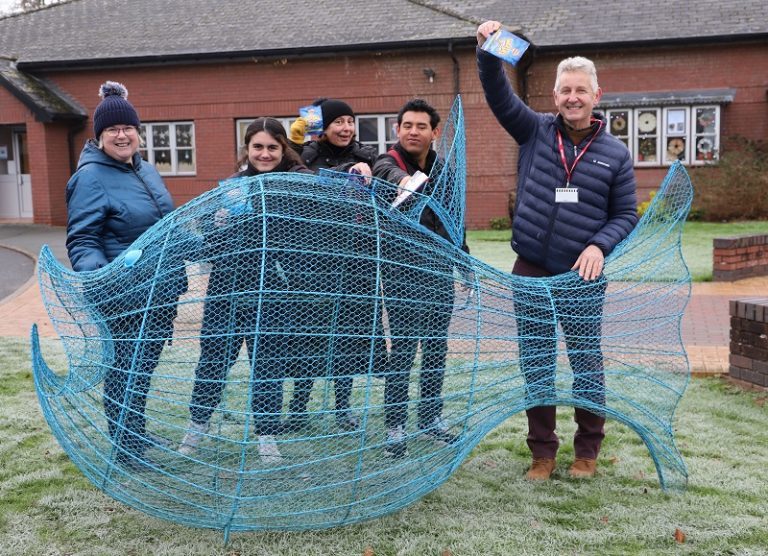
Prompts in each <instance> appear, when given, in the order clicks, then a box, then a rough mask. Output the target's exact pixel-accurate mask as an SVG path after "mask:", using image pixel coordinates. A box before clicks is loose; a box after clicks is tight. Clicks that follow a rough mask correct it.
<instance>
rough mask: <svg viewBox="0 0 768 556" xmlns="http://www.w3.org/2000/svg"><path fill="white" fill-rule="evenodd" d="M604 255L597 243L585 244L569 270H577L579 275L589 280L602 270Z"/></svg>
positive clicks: (598, 274)
mask: <svg viewBox="0 0 768 556" xmlns="http://www.w3.org/2000/svg"><path fill="white" fill-rule="evenodd" d="M604 262H605V257H604V256H603V251H602V249H600V248H599V247H598V246H597V245H587V247H586V248H585V249H584V251H582V252H581V255H579V258H578V259H576V263H575V264H574V265H573V266H572V267H571V270H578V271H579V276H581V277H582V278H583V279H584V280H586V281H588V282H591V281H592V280H594V279H595V278H597V277H598V276H600V274H601V273H602V272H603V264H604Z"/></svg>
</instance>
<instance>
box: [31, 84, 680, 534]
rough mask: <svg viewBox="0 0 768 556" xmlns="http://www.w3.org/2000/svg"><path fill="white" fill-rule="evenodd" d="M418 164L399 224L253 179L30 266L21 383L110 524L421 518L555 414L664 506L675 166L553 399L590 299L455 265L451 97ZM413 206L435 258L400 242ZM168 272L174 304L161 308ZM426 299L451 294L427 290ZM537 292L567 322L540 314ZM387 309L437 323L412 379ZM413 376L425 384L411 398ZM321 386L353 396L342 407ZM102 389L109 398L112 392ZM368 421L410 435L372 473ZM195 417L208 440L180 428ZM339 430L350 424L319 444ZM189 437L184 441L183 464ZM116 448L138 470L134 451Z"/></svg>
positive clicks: (356, 192)
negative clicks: (418, 180)
mask: <svg viewBox="0 0 768 556" xmlns="http://www.w3.org/2000/svg"><path fill="white" fill-rule="evenodd" d="M438 153H439V155H440V159H441V160H442V163H441V164H438V165H436V170H435V171H433V175H432V176H431V179H430V181H429V182H428V185H427V186H426V187H425V188H424V189H423V190H422V191H421V192H415V193H413V195H412V196H411V198H410V199H409V200H408V201H407V202H405V203H403V204H402V205H401V206H400V207H398V208H397V209H393V208H392V206H391V203H392V199H393V198H394V196H395V195H397V193H398V191H397V188H396V187H395V186H394V185H392V184H388V183H385V182H381V181H377V180H375V179H374V180H363V181H359V179H360V178H357V177H350V176H349V175H346V174H343V175H342V174H333V173H329V174H325V175H321V176H311V175H303V174H266V175H262V176H256V177H245V178H239V179H233V180H227V181H224V182H222V183H221V184H220V185H219V186H218V187H216V188H214V189H213V190H211V191H209V192H207V193H205V194H204V195H202V196H200V197H198V198H196V199H194V200H192V201H190V202H188V203H187V204H185V205H184V206H182V207H180V208H178V209H176V210H175V211H174V212H173V213H171V214H169V215H168V216H166V218H164V219H163V220H162V221H160V222H158V223H157V224H156V225H155V226H153V227H152V228H151V229H149V230H148V231H147V232H146V233H145V234H143V235H142V236H141V237H140V238H139V239H138V240H136V242H135V243H134V244H133V245H132V246H131V248H130V249H129V250H127V251H126V252H125V253H123V254H122V255H120V256H119V257H118V258H116V259H115V260H114V261H113V262H112V263H110V264H109V265H107V266H105V267H104V268H101V269H99V270H96V271H93V272H83V273H74V272H72V271H70V270H69V269H67V268H65V267H64V266H62V265H61V264H60V263H59V262H58V261H57V260H55V258H54V257H53V256H52V254H51V252H50V250H49V249H48V248H47V247H43V249H42V250H41V253H40V259H39V283H40V290H41V293H42V298H43V301H44V304H45V307H46V309H47V311H48V314H49V316H50V318H51V321H52V322H53V325H54V326H55V329H56V331H57V333H58V334H59V336H60V337H61V341H62V343H63V347H64V350H65V352H66V356H67V358H68V364H69V369H68V370H67V371H66V372H59V371H57V370H54V369H51V368H49V366H48V365H47V364H46V362H45V361H44V359H43V356H42V354H41V350H40V345H39V339H38V334H37V329H36V328H35V327H33V329H32V359H33V366H34V378H35V385H36V389H37V393H38V396H39V399H40V404H41V407H42V410H43V413H44V415H45V418H46V420H47V421H48V423H49V425H50V427H51V430H52V431H53V433H54V435H55V436H56V438H57V439H58V441H59V443H60V444H61V446H62V447H63V449H64V450H65V452H66V453H67V454H68V456H69V457H70V458H71V460H72V461H73V462H74V463H75V465H76V466H77V467H78V468H79V469H80V470H81V471H82V472H83V474H84V475H85V476H86V477H87V478H88V479H89V480H90V481H91V482H92V483H93V484H94V485H95V486H97V487H98V488H100V489H102V490H103V491H104V492H106V493H107V494H108V495H110V496H111V497H113V498H115V499H117V500H119V501H121V502H123V503H125V504H127V505H129V506H132V507H134V508H136V509H138V510H141V511H143V512H146V513H147V514H150V515H153V516H157V517H160V518H163V519H167V520H170V521H174V522H177V523H181V524H185V525H189V526H196V527H206V528H215V529H220V530H222V531H224V534H225V537H228V536H229V533H230V532H231V531H245V530H300V529H320V528H326V527H334V526H339V525H345V524H350V523H355V522H359V521H362V520H368V519H372V518H375V517H377V516H382V515H385V514H388V513H391V512H395V511H397V510H399V509H401V508H403V507H405V506H406V505H408V504H410V503H412V502H413V501H415V500H417V499H419V498H421V497H422V496H424V495H425V494H427V493H429V492H430V491H432V490H434V489H436V488H437V487H438V486H440V485H441V484H442V483H443V482H444V481H446V480H447V479H448V478H449V477H450V476H451V474H452V473H453V472H454V471H455V470H456V469H457V468H458V467H459V465H461V463H462V461H464V459H465V458H466V457H467V456H468V454H469V453H470V451H471V450H472V449H473V447H474V446H476V445H477V444H478V443H479V442H480V441H481V440H482V439H483V437H485V436H486V435H487V434H488V433H489V432H490V431H492V430H493V429H494V428H495V427H497V426H498V425H499V424H500V423H502V422H503V421H505V420H506V419H507V418H509V417H510V416H511V415H513V414H515V413H518V412H521V411H524V410H525V409H527V408H529V407H533V406H536V405H572V406H576V407H581V408H584V409H587V410H590V411H593V412H597V413H600V414H604V415H605V416H607V417H608V418H611V419H614V420H617V421H620V422H622V423H624V424H626V425H628V426H629V427H631V428H632V429H633V430H634V431H636V432H637V434H638V435H639V436H640V437H641V438H642V440H643V441H644V442H645V444H646V445H647V447H648V450H649V452H650V455H651V458H652V460H653V462H654V464H655V466H656V470H657V472H658V476H659V480H660V483H661V486H662V488H664V489H670V488H671V489H681V488H683V487H684V486H685V485H686V482H687V471H686V467H685V464H684V462H683V460H682V458H681V456H680V453H679V452H678V450H677V448H676V447H675V442H674V434H673V428H672V421H673V417H674V412H675V408H676V406H677V403H678V401H679V400H680V398H681V396H682V395H683V392H684V390H685V388H686V386H687V383H688V380H689V377H690V372H689V367H688V361H687V357H686V353H685V349H684V346H683V344H682V341H681V333H680V327H681V318H682V315H683V311H684V309H685V306H686V303H687V301H688V298H689V295H690V275H689V272H688V269H687V267H686V265H685V263H684V261H683V258H682V253H681V247H680V239H681V231H682V227H683V223H684V221H685V219H686V216H687V213H688V210H689V208H690V204H691V198H692V188H691V184H690V180H689V178H688V175H687V174H686V172H685V170H684V168H683V167H682V165H680V164H679V163H675V164H674V165H673V166H672V167H671V168H670V170H669V173H668V175H667V177H666V178H665V180H664V182H663V183H662V184H661V188H660V190H659V192H658V194H657V195H656V196H655V198H654V199H653V202H652V203H651V205H650V207H649V208H648V210H647V211H646V213H645V214H644V215H643V217H642V219H641V220H640V222H639V224H638V226H637V227H636V228H635V230H634V231H633V232H632V233H631V235H630V236H629V237H628V238H626V240H625V241H623V242H622V243H621V244H620V245H619V246H618V247H617V248H616V249H615V250H614V251H613V253H611V255H610V256H609V257H608V258H607V260H606V264H605V272H604V275H605V280H604V281H602V282H601V284H602V285H601V287H602V288H603V289H604V290H605V294H604V301H603V303H602V310H601V311H596V312H595V314H594V315H593V316H592V317H583V318H584V323H583V328H582V329H581V330H582V332H581V334H582V336H584V335H592V336H594V335H595V334H596V335H597V340H598V341H597V342H596V343H597V346H598V347H597V348H594V347H593V348H591V349H592V350H593V351H598V350H599V351H600V352H601V353H600V354H596V353H588V351H589V350H583V351H582V352H581V355H583V356H592V355H601V356H602V359H603V360H604V370H603V374H604V381H602V380H601V379H598V378H595V380H589V379H587V380H584V378H583V377H581V378H580V379H578V380H576V381H574V376H573V373H572V371H571V368H570V365H569V364H568V355H567V353H566V346H565V342H566V340H568V339H567V338H565V337H564V335H563V333H562V332H561V331H559V329H558V328H557V327H556V326H555V323H556V322H557V321H556V319H558V318H560V317H562V316H563V315H564V314H567V313H568V312H569V311H570V310H572V308H573V307H575V306H577V305H578V304H580V303H588V302H589V300H590V299H592V298H593V297H594V296H595V295H596V294H595V283H588V282H584V281H583V280H581V279H580V278H579V277H578V275H577V274H576V273H575V272H568V273H565V274H562V275H558V276H553V277H550V278H524V277H518V276H512V275H510V274H509V273H506V272H503V271H501V270H498V269H496V268H493V267H491V266H489V265H487V264H484V263H482V262H481V261H479V260H477V259H475V258H473V257H471V256H470V255H468V254H466V253H464V252H463V251H462V250H461V249H460V246H461V243H462V237H463V233H464V226H463V221H464V198H465V183H466V178H465V176H466V171H465V154H464V153H465V137H464V123H463V115H462V110H461V103H460V100H459V99H457V102H456V103H455V104H454V108H453V110H452V112H451V116H450V117H449V118H448V123H447V126H446V128H445V130H444V133H443V137H442V139H441V142H440V145H439V146H438ZM427 204H429V206H430V207H431V208H432V209H433V210H434V211H435V212H436V213H437V214H438V216H439V217H440V219H441V220H442V221H443V222H444V224H445V225H446V228H447V229H448V230H449V234H450V237H451V238H452V241H451V242H449V241H446V240H445V239H443V238H442V237H440V236H438V235H436V234H434V233H432V232H430V231H428V230H427V229H426V228H424V227H422V226H421V225H420V224H419V215H420V214H421V211H422V210H423V209H424V207H425V206H426V205H427ZM184 274H186V276H187V279H188V283H189V288H188V290H187V291H186V292H185V293H183V294H182V295H181V296H180V297H175V296H169V295H168V294H167V292H168V291H174V292H176V293H178V290H179V288H178V282H176V281H177V280H179V276H180V275H182V276H183V275H184ZM436 284H438V285H440V287H436ZM446 285H447V287H448V291H449V294H448V295H443V294H440V295H436V294H435V291H437V290H438V289H441V288H442V289H441V291H445V286H446ZM553 293H557V294H558V298H559V299H561V300H562V299H566V300H569V299H570V300H572V302H571V303H554V302H553V301H552V299H553ZM174 295H175V294H174ZM601 295H602V294H601ZM523 309H524V310H525V313H524V314H525V315H526V316H525V317H524V318H521V314H522V311H521V310H523ZM169 311H173V312H174V314H175V315H176V317H175V320H174V321H173V329H172V330H167V329H163V328H162V327H160V328H158V327H156V326H154V325H153V322H154V321H155V320H157V319H155V318H154V317H153V315H157V314H166V315H167V314H168V312H169ZM398 313H399V314H400V316H401V317H402V315H403V314H405V315H406V317H407V316H408V315H420V318H427V319H430V318H433V319H443V321H444V322H447V323H449V324H448V326H447V333H446V334H445V335H444V336H443V337H440V338H431V340H435V341H437V342H438V344H440V345H443V346H445V347H444V352H445V358H444V362H443V363H442V368H440V369H434V368H427V367H428V365H426V363H425V360H426V357H425V356H424V353H422V355H421V357H416V358H415V362H414V361H413V357H410V358H409V356H408V354H407V353H395V351H396V349H397V348H396V347H395V346H399V345H403V344H404V343H405V344H407V345H408V348H407V349H408V350H412V355H415V354H416V348H415V345H416V341H417V340H418V339H419V338H422V339H423V336H424V334H423V330H421V329H420V328H419V325H418V323H416V320H418V319H414V321H413V326H412V327H411V329H410V330H409V329H408V327H406V328H405V329H403V327H402V326H399V327H395V325H394V324H393V323H394V322H395V315H396V314H398ZM127 318H133V319H135V320H136V321H137V322H139V323H140V326H138V327H137V328H136V330H137V332H136V333H135V334H134V335H133V336H131V337H126V335H125V334H120V333H117V332H116V331H119V330H122V329H121V328H120V326H117V323H119V322H121V319H127ZM398 318H400V317H398ZM400 320H401V322H402V319H400ZM405 322H408V321H407V319H406V321H405ZM526 323H527V324H526ZM541 324H544V325H546V326H547V327H546V328H545V329H548V330H551V331H554V336H552V337H546V338H541V337H538V338H537V340H539V343H538V344H537V345H539V346H540V347H541V346H544V349H545V350H547V351H548V353H550V354H554V359H555V360H556V365H555V366H554V367H552V368H542V369H538V370H537V371H536V373H528V376H526V374H525V373H524V372H523V371H522V370H521V362H522V361H523V355H522V354H521V345H522V344H524V343H525V342H526V341H530V340H531V338H533V337H534V336H536V334H537V331H538V330H540V329H541V328H540V326H539V325H541ZM575 337H576V338H577V340H578V337H579V332H578V331H577V333H576V335H575ZM572 339H573V338H571V340H572ZM401 340H410V342H408V341H406V342H403V341H401ZM542 341H543V343H542ZM569 341H570V340H569ZM441 342H442V343H441ZM424 345H425V343H424V342H422V351H424V350H425V349H426V350H427V351H428V352H429V353H432V352H430V351H429V349H427V348H425V347H424ZM590 345H592V346H594V345H595V342H592V344H590ZM211 346H212V347H211ZM571 347H572V350H571V356H574V353H576V354H579V353H580V351H579V348H578V342H576V345H575V347H574V346H571ZM403 349H405V348H403ZM402 355H405V357H401V356H402ZM403 360H405V361H406V363H405V364H395V363H393V362H394V361H403ZM411 365H412V366H413V368H411ZM422 367H424V368H422ZM206 369H207V370H206ZM430 373H431V374H430ZM422 374H423V375H425V377H427V378H428V379H430V380H431V379H433V378H434V379H437V381H438V382H440V381H441V380H442V388H441V389H439V388H438V389H437V390H430V391H427V392H423V391H421V390H420V387H421V388H422V389H424V385H423V384H422V383H421V382H420V381H421V378H422V377H421V375H422ZM534 375H535V376H534ZM307 377H310V378H314V379H320V380H316V385H315V388H314V389H313V390H312V391H311V395H310V396H309V397H310V399H309V404H308V406H307V409H306V413H305V414H304V415H303V417H304V420H303V426H301V427H297V428H293V429H290V430H288V429H281V428H280V423H283V422H285V421H286V419H287V418H288V417H290V416H291V410H290V408H289V407H286V406H287V405H288V403H287V402H288V399H289V398H290V396H291V395H292V394H294V395H295V392H294V390H295V384H298V382H299V381H301V379H303V378H307ZM339 378H346V379H351V381H352V384H353V387H352V395H351V397H350V400H349V404H348V407H346V408H344V407H342V408H341V409H339V407H338V404H335V403H334V395H335V394H338V391H334V387H333V385H334V382H335V381H337V380H338V379H339ZM395 378H397V379H398V380H399V382H398V384H400V385H401V387H404V388H407V391H406V392H400V394H401V396H400V398H398V399H399V401H398V402H397V404H398V405H397V407H394V406H393V402H391V400H390V398H389V395H387V396H385V384H386V383H387V382H388V380H392V381H394V380H395ZM577 378H578V377H577ZM323 379H327V380H323ZM115 381H117V383H119V384H122V387H121V388H115V387H112V386H110V385H112V384H114V383H115ZM435 392H438V393H437V394H436V393H435ZM305 394H306V393H305ZM425 404H426V405H429V404H433V405H434V404H437V405H439V406H440V408H441V415H442V418H443V420H444V422H445V424H446V425H447V426H448V430H449V431H450V434H449V437H448V438H447V439H445V438H443V440H444V441H443V442H436V441H435V440H436V438H435V437H434V435H432V436H430V435H429V434H426V435H425V434H422V433H424V432H425V431H423V430H419V428H418V426H417V416H418V413H419V411H421V410H422V408H424V407H426V405H425ZM107 406H109V407H110V408H111V409H110V410H109V411H106V410H105V407H107ZM388 411H396V412H397V411H400V412H404V414H405V415H406V416H407V417H406V418H407V421H406V425H405V428H404V429H403V432H404V440H405V441H406V442H407V453H401V454H395V456H397V457H385V455H386V447H387V442H388V436H387V432H388V425H387V415H388ZM196 413H202V414H205V415H206V418H207V421H206V422H205V426H204V427H203V426H201V427H200V428H199V429H198V430H196V431H191V429H190V423H191V422H192V421H191V420H190V414H192V415H193V417H194V415H195V414H196ZM341 413H343V414H344V415H343V416H344V417H345V418H349V417H351V418H352V421H351V422H352V426H340V423H341V421H340V420H339V419H338V418H339V417H340V416H342V415H341ZM402 414H403V413H401V415H402ZM349 422H350V421H349V420H348V421H347V424H349ZM426 432H427V433H428V432H429V431H426ZM442 432H445V431H442ZM192 433H194V434H196V435H197V437H196V441H195V442H194V445H193V444H188V445H187V448H189V449H186V450H185V449H182V447H184V439H185V438H189V436H188V435H189V434H192ZM438 440H439V439H438ZM131 442H133V443H138V444H140V447H141V450H139V451H137V452H131V450H132V449H135V448H136V445H137V444H131ZM132 453H137V454H140V455H138V456H136V457H137V458H138V463H139V464H140V465H138V466H137V465H135V464H136V463H137V461H136V460H131V458H130V457H128V456H130V455H131V454H132ZM390 455H391V454H390Z"/></svg>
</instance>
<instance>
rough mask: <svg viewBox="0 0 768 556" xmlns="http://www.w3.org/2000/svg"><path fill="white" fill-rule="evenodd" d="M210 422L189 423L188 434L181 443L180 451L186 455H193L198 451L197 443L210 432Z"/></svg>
mask: <svg viewBox="0 0 768 556" xmlns="http://www.w3.org/2000/svg"><path fill="white" fill-rule="evenodd" d="M208 426H209V424H208V423H195V422H194V421H190V422H189V425H187V434H185V435H184V439H183V440H182V441H181V444H180V445H179V453H180V454H182V455H184V456H191V455H192V454H194V453H195V452H196V451H197V445H198V444H200V441H201V440H202V439H203V437H204V436H205V434H206V433H207V432H208Z"/></svg>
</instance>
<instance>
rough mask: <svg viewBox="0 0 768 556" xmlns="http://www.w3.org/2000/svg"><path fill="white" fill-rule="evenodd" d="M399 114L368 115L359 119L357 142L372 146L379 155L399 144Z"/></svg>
mask: <svg viewBox="0 0 768 556" xmlns="http://www.w3.org/2000/svg"><path fill="white" fill-rule="evenodd" d="M396 125H397V114H368V115H365V116H358V117H357V140H358V141H360V142H361V143H362V144H363V145H371V146H372V147H374V148H375V149H376V150H377V151H378V152H379V154H381V153H385V152H387V151H388V150H389V149H390V148H391V147H392V146H393V145H394V144H395V143H397V132H396V131H395V126H396Z"/></svg>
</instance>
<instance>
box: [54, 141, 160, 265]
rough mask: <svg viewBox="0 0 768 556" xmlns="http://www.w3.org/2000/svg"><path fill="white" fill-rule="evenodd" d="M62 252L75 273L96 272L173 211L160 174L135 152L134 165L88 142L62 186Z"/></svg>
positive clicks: (92, 142)
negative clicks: (64, 246)
mask: <svg viewBox="0 0 768 556" xmlns="http://www.w3.org/2000/svg"><path fill="white" fill-rule="evenodd" d="M66 202H67V252H68V253H69V260H70V262H71V263H72V268H73V269H74V270H76V271H78V272H82V271H85V270H96V269H97V268H101V267H103V266H104V265H106V264H107V263H109V262H110V261H112V260H113V259H114V258H115V257H117V256H118V255H119V254H120V253H122V252H123V251H124V250H125V249H126V248H128V246H129V245H131V243H133V242H134V241H135V240H136V239H137V238H138V237H139V236H140V235H141V234H142V233H144V232H145V231H146V230H147V229H148V228H150V227H151V226H152V225H153V224H155V222H157V221H158V220H160V219H161V218H162V217H163V216H165V215H166V214H168V213H169V212H171V211H172V210H173V208H174V207H173V201H172V199H171V195H170V193H168V190H167V189H166V187H165V184H164V183H163V180H162V178H161V177H160V174H158V173H157V170H155V168H154V166H152V165H151V164H149V163H147V162H145V161H144V160H143V159H142V158H141V157H140V156H139V155H138V153H137V154H135V155H134V157H133V165H131V164H126V163H124V162H120V161H118V160H115V159H114V158H112V157H110V156H108V155H107V154H105V153H104V152H103V151H102V150H101V149H99V148H98V146H97V145H96V143H95V142H94V141H88V143H86V145H85V147H84V148H83V151H82V153H80V161H79V162H78V165H77V171H76V172H75V173H74V174H73V176H72V177H71V178H70V180H69V182H68V183H67V191H66Z"/></svg>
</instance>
